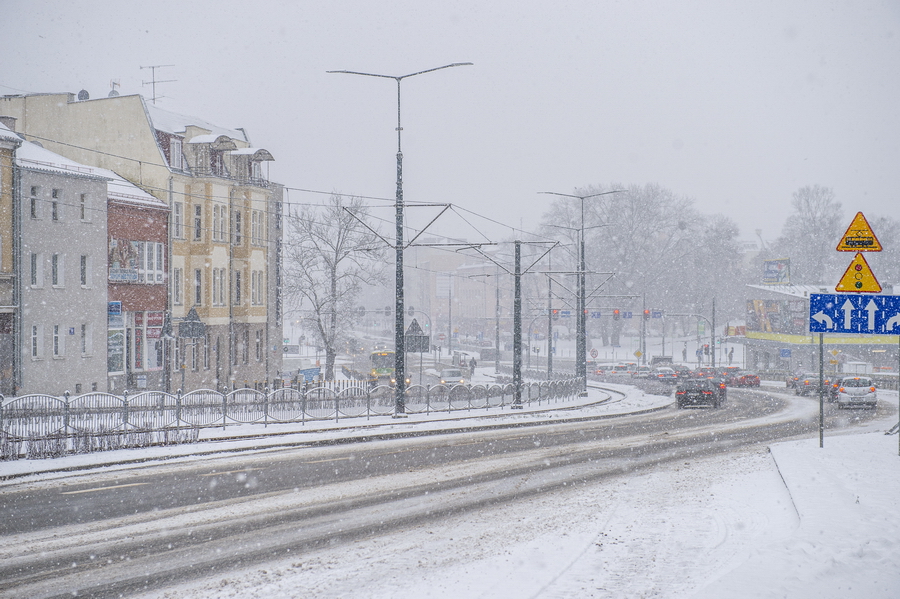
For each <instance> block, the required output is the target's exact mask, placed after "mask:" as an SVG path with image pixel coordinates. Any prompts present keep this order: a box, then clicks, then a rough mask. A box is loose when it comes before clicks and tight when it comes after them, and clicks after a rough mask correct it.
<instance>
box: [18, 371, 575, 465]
mask: <svg viewBox="0 0 900 599" xmlns="http://www.w3.org/2000/svg"><path fill="white" fill-rule="evenodd" d="M347 383H348V384H341V385H331V384H323V385H317V386H311V387H308V388H305V389H303V388H300V389H295V388H281V389H276V390H267V391H257V390H255V389H236V390H234V391H231V392H228V393H221V392H219V391H213V390H210V389H200V390H196V391H190V392H188V393H183V394H182V393H177V394H174V395H173V394H169V393H163V392H160V391H147V392H142V393H137V394H134V395H127V394H126V395H124V396H118V395H112V394H109V393H97V392H93V393H85V394H83V395H78V396H74V397H73V396H70V395H69V394H66V395H65V396H62V397H56V396H52V395H42V394H33V395H24V396H21V397H15V398H9V399H4V398H3V397H2V396H0V460H9V459H17V458H20V457H29V458H39V457H55V456H59V455H66V454H71V453H85V452H90V451H102V450H108V449H118V448H128V447H145V446H148V445H161V444H175V443H186V442H195V441H197V440H198V439H199V431H200V430H201V429H203V428H211V427H222V428H226V427H229V426H236V425H246V424H263V425H266V426H268V425H269V424H282V423H306V422H307V421H322V420H334V421H336V422H338V421H340V420H341V419H351V418H367V419H368V418H371V417H375V416H390V415H392V414H393V413H394V409H395V390H394V388H393V387H390V386H385V385H380V386H375V387H371V386H369V385H368V384H367V383H366V382H364V381H348V382H347ZM578 383H579V380H578V379H561V380H553V381H539V382H537V381H536V382H527V383H524V384H523V385H522V393H521V400H520V405H522V406H523V407H524V406H529V405H533V404H536V405H542V404H543V403H550V402H551V401H556V402H558V401H560V400H565V399H571V398H573V397H576V396H577V394H578V390H579V389H580V387H579V384H578ZM514 402H515V387H514V386H513V385H512V384H511V383H507V384H487V385H443V384H441V385H429V386H423V385H411V386H409V387H408V388H407V391H406V403H405V407H406V412H407V413H408V414H430V413H436V412H448V413H449V412H453V411H459V410H475V409H485V410H489V409H492V408H503V407H508V406H512V405H513V404H514Z"/></svg>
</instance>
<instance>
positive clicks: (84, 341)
mask: <svg viewBox="0 0 900 599" xmlns="http://www.w3.org/2000/svg"><path fill="white" fill-rule="evenodd" d="M92 346H93V344H92V343H91V325H90V324H87V323H84V324H82V325H81V355H82V356H89V355H91V353H92V350H93V347H92Z"/></svg>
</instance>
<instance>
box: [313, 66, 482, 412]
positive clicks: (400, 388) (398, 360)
mask: <svg viewBox="0 0 900 599" xmlns="http://www.w3.org/2000/svg"><path fill="white" fill-rule="evenodd" d="M471 64H472V63H471V62H454V63H453V64H447V65H444V66H441V67H435V68H433V69H426V70H424V71H417V72H415V73H408V74H406V75H399V76H398V75H380V74H377V73H361V72H358V71H328V72H329V73H344V74H347V75H364V76H366V77H381V78H383V79H393V80H394V81H396V82H397V201H396V205H395V225H396V246H395V248H394V250H395V254H396V259H395V262H396V275H395V291H396V293H397V302H396V305H395V306H394V373H395V380H396V381H397V385H396V388H395V396H394V417H395V418H402V417H405V415H406V368H405V361H406V353H405V344H404V338H403V151H402V149H401V145H400V132H401V131H402V130H403V128H402V127H401V126H400V82H401V81H403V80H404V79H407V78H409V77H415V76H416V75H422V74H424V73H430V72H432V71H439V70H441V69H448V68H450V67H460V66H466V65H471Z"/></svg>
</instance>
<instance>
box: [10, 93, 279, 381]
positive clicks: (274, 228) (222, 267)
mask: <svg viewBox="0 0 900 599" xmlns="http://www.w3.org/2000/svg"><path fill="white" fill-rule="evenodd" d="M0 115H8V116H12V117H15V118H17V119H18V122H19V123H20V128H21V132H22V133H23V134H24V135H25V137H26V138H28V139H32V140H35V141H39V142H41V143H42V144H43V145H44V146H45V147H46V148H48V149H52V150H53V151H55V152H58V153H60V154H62V155H65V156H68V157H69V158H71V159H73V160H77V161H78V162H81V163H84V164H89V165H92V166H95V167H102V168H105V169H108V170H111V171H114V172H116V173H119V174H120V175H122V176H123V177H124V178H125V179H127V180H128V181H130V182H131V183H133V184H135V185H137V186H138V187H140V188H141V189H143V190H146V191H147V192H149V193H151V194H152V195H153V196H155V197H156V198H157V199H159V200H161V201H162V202H164V203H165V205H166V206H168V208H169V223H168V243H167V249H168V253H167V263H166V269H167V271H166V272H165V277H164V279H165V280H166V283H167V285H166V287H167V312H168V314H169V315H170V316H171V318H172V321H173V324H174V325H175V326H173V332H176V333H177V330H178V327H177V322H178V320H179V319H181V318H184V317H185V316H186V315H187V314H188V312H189V310H190V309H191V308H194V309H195V310H196V313H197V314H198V316H199V317H200V319H201V321H202V322H203V323H204V324H205V325H206V332H207V335H206V337H205V338H204V339H202V340H200V341H198V340H188V339H178V340H176V341H174V342H169V341H167V342H166V343H168V344H169V345H171V347H170V348H169V349H166V351H165V355H166V356H167V360H168V362H167V365H166V366H167V371H168V372H170V373H178V376H177V377H170V378H169V379H168V383H169V384H170V386H169V390H173V391H174V389H175V385H177V386H181V380H182V377H183V378H184V386H185V387H186V389H195V388H218V389H221V388H226V387H227V388H233V387H237V386H244V385H248V386H254V385H255V386H262V385H264V384H265V382H266V381H268V380H271V379H272V378H273V377H275V376H276V375H277V373H278V372H279V371H280V369H281V368H280V365H281V352H280V351H278V349H280V339H281V318H282V313H281V295H280V285H279V282H280V279H279V273H280V259H281V235H282V230H281V193H282V188H281V187H280V186H279V185H277V184H274V183H272V182H270V181H269V180H268V178H267V177H266V174H265V168H264V167H265V164H266V163H267V162H269V161H271V160H273V157H272V155H271V154H270V153H269V152H268V151H267V150H265V149H263V148H257V147H253V146H252V144H251V143H250V140H249V138H248V136H247V135H246V133H245V132H244V131H243V130H242V129H227V128H223V127H219V126H216V125H213V124H211V123H208V122H206V121H204V120H202V119H199V118H197V117H191V116H186V115H180V114H175V113H171V112H168V111H165V110H161V109H159V108H157V107H156V106H153V105H148V104H147V103H146V102H145V101H144V99H143V98H142V97H141V96H138V95H131V96H118V97H112V98H101V99H97V100H84V101H78V100H76V98H75V96H74V94H67V93H64V94H35V95H22V96H20V95H15V96H3V97H0ZM117 234H118V235H125V234H124V233H122V232H119V233H117ZM104 237H105V235H104ZM125 237H126V238H127V239H128V240H132V241H133V240H137V239H139V237H135V236H134V235H130V234H129V235H125ZM154 243H156V242H154ZM145 283H146V280H145ZM116 284H118V283H116ZM123 284H124V283H123ZM134 312H156V310H135V311H134ZM138 318H140V317H138ZM143 318H149V316H147V315H146V314H145V315H144V317H143ZM154 318H155V316H154ZM145 322H146V321H145ZM133 324H134V326H133V327H132V328H133V330H134V331H137V330H139V329H140V328H141V326H143V327H144V329H143V330H144V333H143V335H146V334H148V330H147V326H148V325H146V324H144V325H138V324H136V322H134V321H133ZM126 328H127V327H126ZM155 328H156V327H155V326H150V329H151V330H153V329H155ZM154 334H155V331H154ZM125 341H126V344H127V345H126V348H125V358H126V359H127V360H130V362H129V363H128V365H127V366H126V367H125V369H126V371H128V372H134V373H137V372H139V369H138V366H137V365H136V364H135V362H134V360H135V359H136V358H138V357H140V356H141V355H142V354H141V353H136V352H135V348H134V344H135V342H139V341H140V340H139V339H138V334H137V333H135V334H134V335H133V336H132V337H131V338H126V340H125ZM167 347H168V346H167ZM143 349H144V352H146V346H144V347H143ZM143 355H144V356H146V353H144V354H143ZM147 380H148V384H149V379H147ZM137 383H139V379H134V380H133V382H129V384H137Z"/></svg>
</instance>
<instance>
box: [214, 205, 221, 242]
mask: <svg viewBox="0 0 900 599" xmlns="http://www.w3.org/2000/svg"><path fill="white" fill-rule="evenodd" d="M212 218H213V220H212V239H213V241H219V221H220V220H221V218H220V217H219V206H218V205H214V206H213V215H212Z"/></svg>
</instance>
